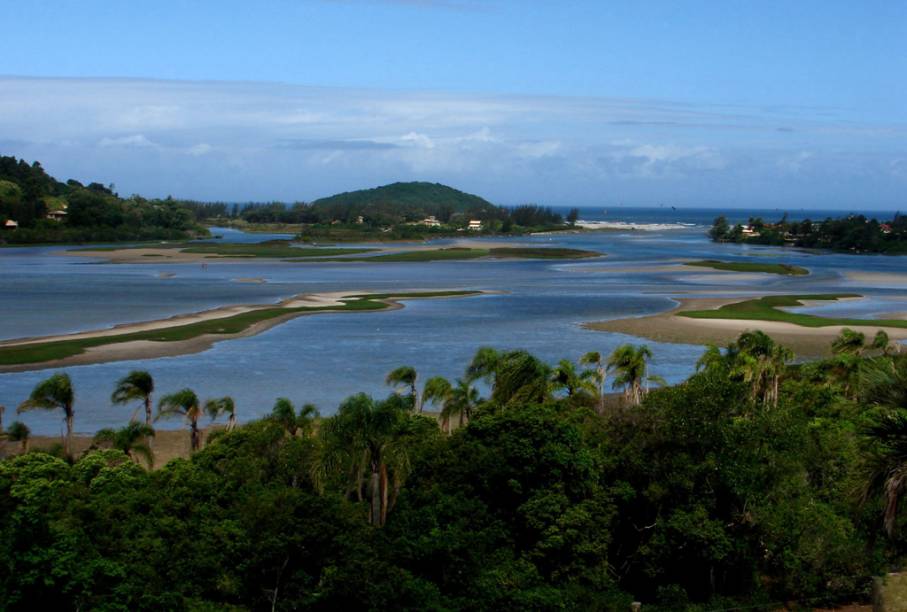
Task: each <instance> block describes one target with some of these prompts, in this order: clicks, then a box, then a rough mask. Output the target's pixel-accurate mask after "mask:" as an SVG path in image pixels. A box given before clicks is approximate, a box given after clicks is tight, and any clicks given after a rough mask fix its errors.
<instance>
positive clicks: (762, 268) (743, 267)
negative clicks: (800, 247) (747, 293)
mask: <svg viewBox="0 0 907 612" xmlns="http://www.w3.org/2000/svg"><path fill="white" fill-rule="evenodd" d="M684 265H687V266H696V267H700V268H712V269H713V270H725V271H728V272H764V273H766V274H782V275H785V276H802V275H806V274H809V270H807V269H806V268H801V267H800V266H793V265H790V264H779V263H761V262H749V261H718V260H717V259H703V260H701V261H688V262H686V263H685V264H684Z"/></svg>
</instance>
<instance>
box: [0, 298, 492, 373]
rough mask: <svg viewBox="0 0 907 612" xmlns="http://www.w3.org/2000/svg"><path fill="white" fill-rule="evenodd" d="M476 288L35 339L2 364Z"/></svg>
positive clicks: (6, 353)
mask: <svg viewBox="0 0 907 612" xmlns="http://www.w3.org/2000/svg"><path fill="white" fill-rule="evenodd" d="M478 293H479V292H476V291H434V292H420V293H381V294H362V295H354V296H350V297H348V298H343V299H342V300H340V301H341V302H342V303H343V304H342V305H341V306H301V307H296V308H282V307H279V306H275V307H267V306H265V307H261V308H256V309H255V310H251V311H249V312H243V313H240V314H237V315H233V316H229V317H222V318H218V319H210V320H207V321H199V322H196V323H187V324H185V325H177V326H174V327H168V328H163V329H155V330H148V331H140V332H126V333H123V334H114V335H109V336H99V337H95V338H76V339H71V340H55V341H54V340H52V341H48V342H35V343H31V344H24V345H18V346H6V347H0V366H13V365H25V364H35V363H43V362H46V361H54V360H57V359H65V358H66V357H73V356H75V355H79V354H81V353H84V352H85V350H86V349H89V348H93V347H98V346H105V345H108V344H119V343H122V342H134V341H138V340H148V341H152V342H179V341H183V340H191V339H193V338H198V337H199V336H204V335H209V334H217V335H221V334H227V335H229V334H238V333H240V332H243V331H245V330H247V329H248V328H249V327H251V326H252V325H255V324H256V323H260V322H262V321H267V320H270V319H275V318H277V317H282V316H285V315H293V314H305V313H312V312H328V311H332V312H351V311H359V312H361V311H369V310H382V309H384V308H388V306H389V304H388V303H387V302H385V301H382V300H404V299H418V298H423V297H451V296H467V295H476V294H478Z"/></svg>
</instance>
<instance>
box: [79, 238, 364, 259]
mask: <svg viewBox="0 0 907 612" xmlns="http://www.w3.org/2000/svg"><path fill="white" fill-rule="evenodd" d="M131 249H167V250H177V251H179V252H181V253H192V254H195V255H204V256H206V257H211V258H229V257H238V258H253V257H262V258H267V259H287V258H299V259H305V258H310V257H336V256H337V255H357V254H360V253H368V252H369V251H371V250H372V249H367V248H346V247H296V246H293V243H292V242H290V241H289V240H269V241H267V242H256V243H251V244H236V243H217V242H169V243H156V244H152V243H146V244H136V245H129V246H116V247H94V248H85V249H75V250H76V251H79V252H86V253H94V252H98V253H104V252H115V251H126V250H131ZM156 256H158V254H151V255H143V257H156Z"/></svg>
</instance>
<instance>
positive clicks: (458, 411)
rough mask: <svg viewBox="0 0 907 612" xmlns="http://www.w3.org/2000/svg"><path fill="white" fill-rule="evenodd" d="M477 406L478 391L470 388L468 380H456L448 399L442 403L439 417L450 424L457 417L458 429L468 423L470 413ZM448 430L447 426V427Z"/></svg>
mask: <svg viewBox="0 0 907 612" xmlns="http://www.w3.org/2000/svg"><path fill="white" fill-rule="evenodd" d="M478 405H479V390H478V389H476V388H475V387H473V386H472V383H471V382H470V381H469V380H468V379H463V378H458V379H457V385H456V386H455V387H454V388H453V389H451V392H450V398H449V399H448V401H446V402H445V403H444V409H443V410H442V411H441V417H442V418H443V419H445V420H446V421H447V422H448V423H450V419H451V418H452V417H454V416H457V417H459V423H458V426H459V427H463V426H464V425H466V424H467V423H469V419H471V418H472V413H473V411H475V409H476V407H477V406H478ZM448 430H449V426H448Z"/></svg>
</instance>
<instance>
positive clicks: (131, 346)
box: [0, 291, 489, 372]
mask: <svg viewBox="0 0 907 612" xmlns="http://www.w3.org/2000/svg"><path fill="white" fill-rule="evenodd" d="M398 293H404V292H398ZM484 293H489V292H484V291H477V292H475V293H471V294H468V295H478V294H484ZM370 294H371V293H370V292H362V291H334V292H325V293H312V294H303V295H297V296H294V297H292V298H289V299H287V300H284V301H282V302H280V303H279V304H276V305H274V304H258V305H240V306H224V307H221V308H214V309H212V310H206V311H203V312H197V313H192V314H186V315H177V316H174V317H170V318H167V319H160V320H157V321H146V322H142V323H125V324H122V325H117V326H115V327H112V328H108V329H102V330H95V331H87V332H79V333H74V334H60V335H55V336H44V337H40V338H19V339H15V340H3V341H0V347H12V346H27V345H29V344H37V343H45V342H58V341H62V340H77V339H86V338H98V337H109V336H120V335H124V334H129V333H135V332H143V331H153V330H161V329H169V328H172V327H179V326H182V325H188V324H192V323H199V322H203V321H210V320H215V319H220V318H225V317H231V316H234V315H238V314H243V313H246V312H251V311H254V310H261V309H272V308H286V309H288V310H289V309H293V308H305V307H318V308H328V310H317V311H310V312H305V311H303V312H292V311H290V312H287V314H285V315H280V316H276V317H273V318H270V319H266V320H263V321H259V322H257V323H253V324H252V325H250V326H249V327H247V328H246V329H244V330H243V331H241V332H238V333H232V334H203V335H200V336H196V337H194V338H190V339H187V340H175V341H169V342H156V341H151V340H136V341H130V342H114V343H111V344H105V345H101V346H96V347H88V348H86V349H85V351H84V352H82V353H80V354H78V355H73V356H71V357H66V358H63V359H55V360H52V361H44V362H40V363H27V364H18V365H8V366H0V372H25V371H31V370H44V369H48V368H60V367H66V366H75V365H87V364H94V363H108V362H111V361H126V360H132V359H155V358H159V357H173V356H177V355H189V354H194V353H200V352H202V351H205V350H207V349H208V348H210V347H211V346H212V345H214V344H215V343H217V342H220V341H222V340H231V339H235V338H246V337H249V336H254V335H257V334H260V333H262V332H263V331H265V330H268V329H270V328H272V327H275V326H277V325H280V324H281V323H284V322H285V321H289V320H291V319H295V318H297V317H301V316H310V315H316V314H324V313H337V312H348V313H353V312H386V311H388V310H395V309H399V308H403V305H402V304H401V303H400V301H402V300H405V299H407V298H406V297H405V296H404V297H402V298H389V299H381V300H378V301H381V302H384V303H385V304H387V308H385V309H383V310H380V311H375V310H364V311H351V310H341V308H342V307H343V306H344V305H345V304H344V302H343V301H342V300H343V299H353V298H354V296H364V295H370ZM438 297H458V296H438ZM414 299H425V298H414ZM335 307H336V310H331V308H335Z"/></svg>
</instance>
